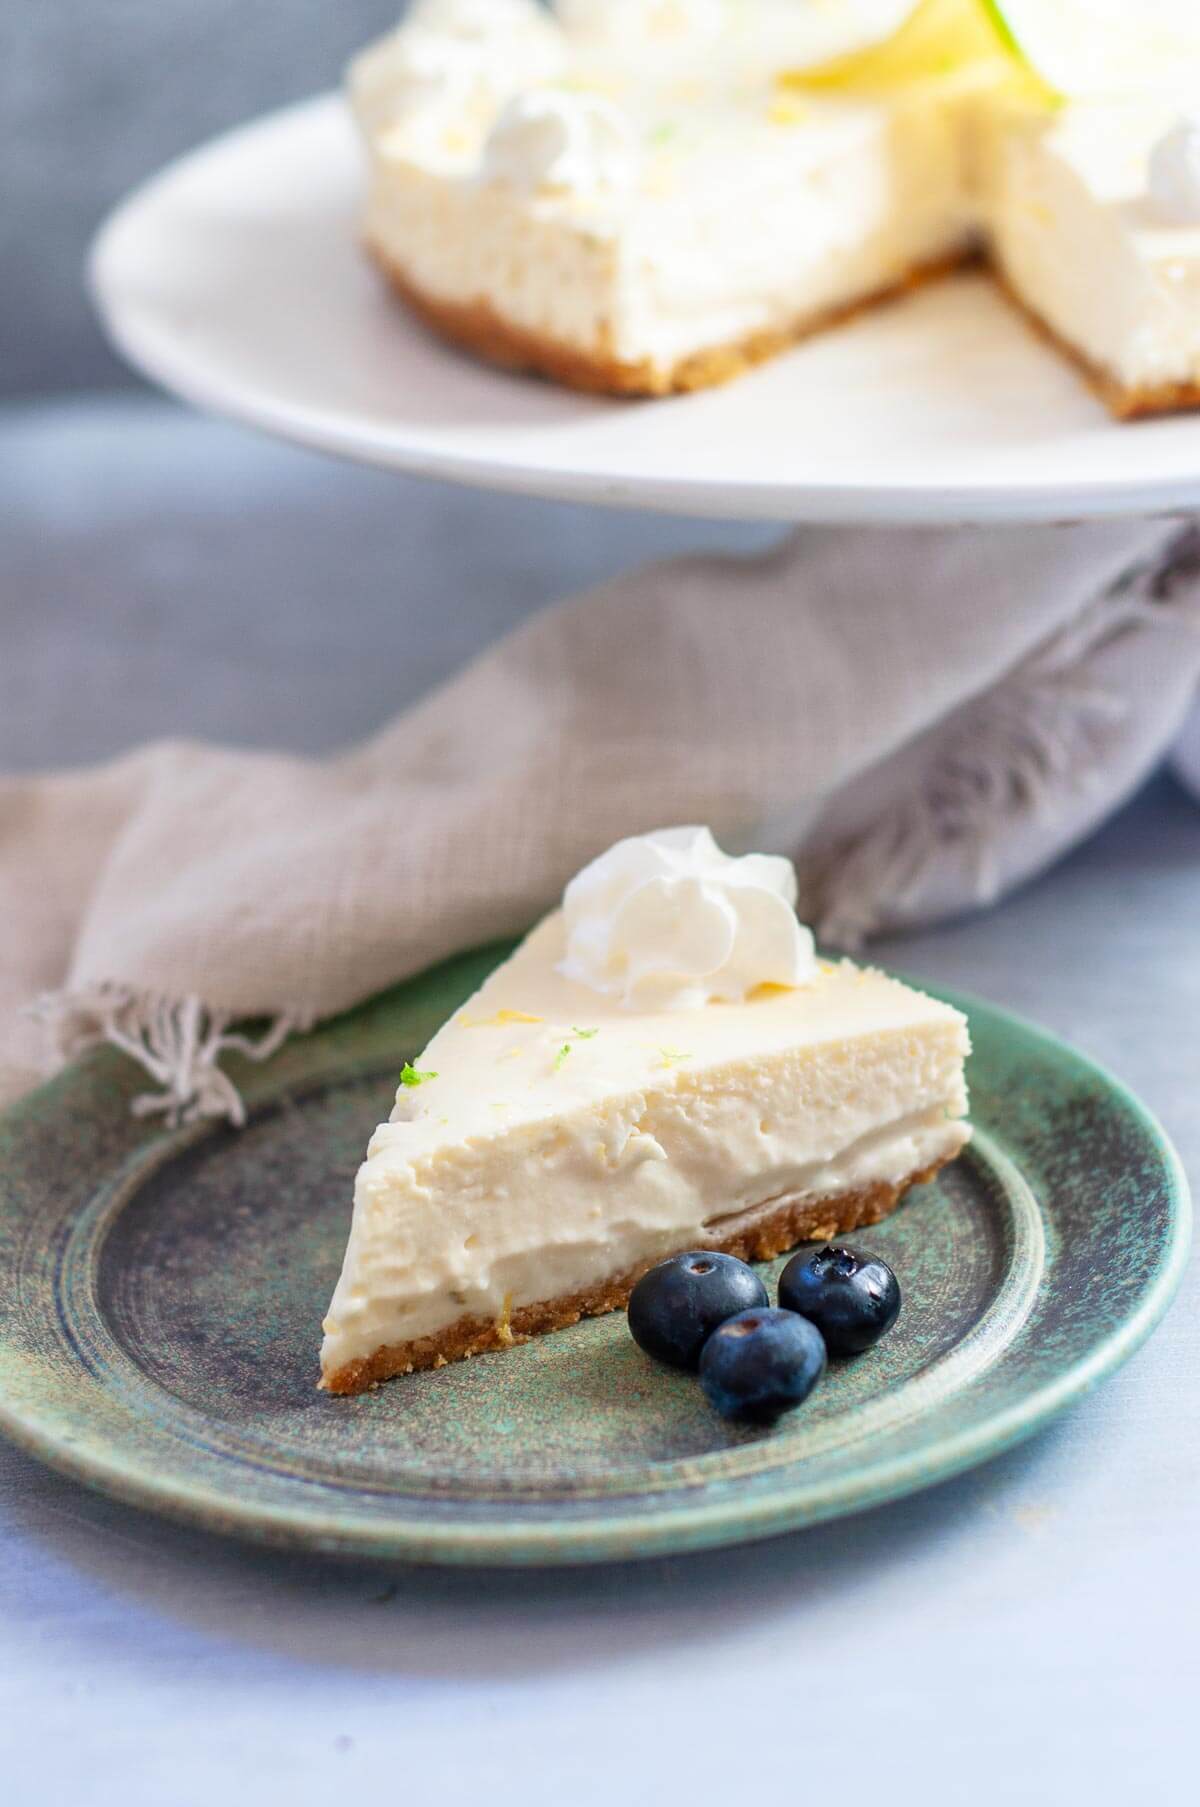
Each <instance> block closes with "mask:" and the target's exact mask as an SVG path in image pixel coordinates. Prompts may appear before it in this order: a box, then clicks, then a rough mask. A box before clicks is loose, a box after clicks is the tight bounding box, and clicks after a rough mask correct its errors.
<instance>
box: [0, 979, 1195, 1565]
mask: <svg viewBox="0 0 1200 1807" xmlns="http://www.w3.org/2000/svg"><path fill="white" fill-rule="evenodd" d="M926 989H927V990H931V991H936V992H937V993H938V995H940V996H943V997H945V998H947V999H948V1001H950V1002H952V1003H955V1004H957V1005H958V1006H959V1007H960V1008H962V1009H964V1010H965V1011H966V1012H967V1014H968V1015H972V1014H975V1015H980V1014H986V1015H987V1016H988V1017H990V1018H991V1019H992V1021H993V1022H995V1023H997V1024H999V1025H1002V1026H1003V1027H1004V1028H1006V1029H1007V1031H1008V1032H1009V1033H1010V1034H1012V1035H1014V1036H1016V1037H1018V1038H1019V1039H1021V1040H1023V1041H1025V1042H1030V1041H1032V1042H1035V1043H1038V1044H1040V1045H1042V1046H1043V1047H1044V1048H1046V1049H1047V1050H1048V1051H1049V1052H1051V1053H1052V1054H1053V1055H1054V1056H1055V1057H1056V1058H1058V1059H1059V1060H1065V1061H1066V1062H1067V1064H1068V1065H1069V1066H1071V1067H1072V1068H1074V1069H1076V1070H1077V1071H1078V1072H1079V1073H1080V1074H1081V1075H1086V1076H1087V1077H1088V1078H1090V1080H1091V1081H1092V1083H1093V1084H1094V1085H1096V1086H1097V1087H1098V1088H1099V1089H1100V1090H1101V1091H1102V1092H1103V1093H1104V1094H1106V1095H1107V1102H1108V1104H1109V1106H1110V1108H1111V1110H1112V1111H1115V1112H1124V1113H1125V1114H1126V1115H1127V1116H1128V1117H1129V1118H1130V1119H1132V1122H1133V1124H1134V1126H1135V1127H1136V1128H1137V1130H1139V1131H1140V1133H1141V1135H1142V1136H1143V1138H1144V1139H1145V1142H1146V1144H1147V1145H1148V1147H1149V1148H1150V1149H1151V1150H1152V1151H1153V1154H1154V1157H1155V1158H1156V1160H1157V1162H1158V1164H1159V1168H1160V1172H1159V1175H1158V1179H1159V1182H1160V1184H1161V1186H1162V1191H1163V1196H1164V1199H1165V1201H1166V1205H1167V1220H1166V1225H1165V1229H1164V1232H1163V1236H1162V1241H1161V1245H1160V1247H1159V1249H1158V1251H1157V1255H1158V1259H1157V1264H1156V1267H1155V1270H1154V1272H1153V1274H1152V1276H1151V1277H1150V1278H1149V1280H1148V1282H1147V1284H1146V1285H1145V1287H1144V1289H1143V1290H1142V1291H1141V1293H1140V1294H1139V1296H1138V1297H1137V1299H1136V1301H1135V1303H1134V1305H1133V1307H1132V1309H1130V1310H1129V1311H1128V1312H1127V1313H1126V1314H1125V1315H1124V1316H1122V1317H1120V1318H1119V1319H1117V1320H1116V1321H1115V1322H1114V1323H1113V1325H1112V1327H1111V1329H1110V1330H1109V1331H1108V1333H1107V1334H1106V1335H1104V1336H1103V1337H1102V1338H1101V1340H1099V1341H1098V1342H1097V1343H1096V1344H1095V1346H1094V1347H1093V1348H1092V1349H1091V1350H1090V1351H1089V1352H1088V1353H1087V1354H1086V1355H1085V1356H1083V1357H1076V1358H1075V1359H1073V1360H1071V1361H1070V1362H1069V1363H1068V1364H1067V1365H1066V1366H1064V1367H1063V1369H1062V1370H1061V1372H1059V1373H1057V1374H1055V1375H1054V1376H1053V1377H1052V1378H1050V1379H1049V1380H1045V1381H1042V1382H1041V1383H1040V1384H1038V1385H1036V1386H1034V1387H1032V1388H1031V1389H1030V1390H1029V1391H1028V1392H1026V1393H1023V1394H1022V1395H1021V1396H1020V1397H1018V1398H1017V1399H1016V1400H1014V1401H1013V1402H1012V1403H1011V1404H1010V1405H1009V1406H1007V1407H1002V1408H999V1409H996V1408H992V1409H989V1410H987V1411H986V1412H985V1413H984V1415H983V1416H982V1417H980V1418H979V1419H978V1420H976V1421H975V1422H973V1423H970V1424H967V1425H965V1426H963V1427H961V1428H958V1429H955V1430H951V1431H948V1432H947V1431H941V1432H940V1433H939V1431H938V1430H937V1428H936V1425H933V1426H931V1434H930V1436H929V1437H927V1438H926V1439H925V1440H924V1441H923V1442H921V1443H920V1444H919V1445H918V1446H917V1447H914V1448H908V1449H905V1450H903V1451H901V1452H900V1453H898V1454H897V1455H896V1456H895V1457H894V1458H892V1459H890V1460H884V1461H879V1460H875V1461H872V1462H868V1463H867V1464H866V1465H865V1471H864V1469H863V1468H861V1467H857V1468H854V1469H851V1470H850V1471H849V1472H847V1473H844V1474H842V1475H840V1476H833V1477H830V1478H828V1479H827V1480H826V1481H825V1482H824V1483H823V1484H822V1485H821V1487H820V1488H819V1490H818V1492H817V1493H816V1494H814V1492H813V1487H812V1483H811V1482H806V1481H805V1479H804V1477H803V1474H802V1473H801V1474H800V1476H798V1477H797V1476H796V1474H795V1469H796V1468H800V1469H801V1470H802V1468H803V1464H802V1463H795V1464H791V1465H790V1466H782V1467H780V1468H779V1469H777V1470H774V1471H773V1472H772V1475H771V1486H770V1488H769V1490H768V1491H765V1492H763V1493H762V1494H760V1495H751V1496H749V1497H742V1496H740V1495H739V1489H738V1485H737V1483H736V1482H734V1483H731V1484H730V1485H729V1486H728V1487H727V1488H726V1489H725V1490H724V1492H723V1495H722V1497H721V1498H719V1499H716V1500H712V1499H709V1500H701V1501H700V1502H698V1503H696V1504H687V1503H683V1502H681V1501H679V1500H678V1498H677V1497H676V1496H674V1495H672V1494H671V1493H666V1494H664V1495H662V1496H661V1509H660V1510H655V1508H654V1507H653V1506H652V1507H651V1508H650V1509H648V1510H644V1511H630V1512H619V1511H616V1512H607V1513H604V1514H603V1515H602V1516H601V1515H600V1514H596V1515H595V1516H594V1517H593V1518H592V1519H591V1520H588V1519H587V1518H586V1517H581V1516H580V1515H579V1514H578V1513H576V1514H573V1515H570V1516H568V1515H567V1514H566V1513H564V1514H563V1515H562V1516H560V1517H555V1516H554V1514H553V1511H552V1510H551V1511H547V1512H544V1513H543V1514H542V1515H541V1516H539V1517H537V1518H535V1519H526V1520H525V1521H524V1522H523V1521H522V1517H521V1514H520V1508H519V1507H518V1508H517V1509H516V1510H515V1511H514V1513H513V1515H512V1516H511V1517H509V1518H508V1519H506V1520H504V1521H502V1522H500V1523H497V1522H495V1521H493V1522H490V1523H480V1522H472V1521H471V1519H470V1518H469V1516H468V1517H465V1518H464V1520H463V1522H458V1523H454V1522H447V1520H446V1519H445V1518H444V1517H439V1518H437V1520H436V1521H435V1520H434V1519H432V1518H430V1519H428V1520H424V1521H422V1520H420V1519H419V1518H416V1517H414V1516H406V1517H405V1518H403V1519H395V1520H391V1521H388V1520H380V1521H378V1522H365V1521H362V1520H355V1521H354V1522H353V1523H348V1522H347V1520H346V1518H345V1516H344V1514H340V1513H339V1511H338V1509H337V1507H336V1504H335V1505H334V1506H333V1507H332V1508H331V1509H329V1510H319V1509H316V1508H313V1507H311V1506H308V1505H306V1504H304V1503H302V1502H296V1503H289V1504H287V1505H286V1506H280V1505H272V1504H269V1503H265V1502H261V1501H246V1500H243V1499H239V1498H237V1497H236V1495H232V1496H231V1495H230V1494H228V1493H223V1492H221V1491H220V1490H219V1488H218V1487H217V1485H215V1484H214V1480H212V1479H205V1480H197V1479H193V1478H192V1477H190V1476H186V1475H179V1474H170V1473H163V1472H162V1471H161V1470H158V1469H155V1468H153V1467H151V1466H150V1465H147V1464H144V1463H141V1462H139V1461H138V1460H137V1459H136V1457H135V1458H133V1459H131V1458H130V1455H129V1452H128V1451H124V1450H122V1448H121V1446H120V1445H117V1446H116V1447H115V1448H114V1447H112V1446H108V1447H105V1446H103V1445H102V1444H101V1443H100V1441H99V1439H98V1438H95V1437H92V1438H89V1434H88V1432H89V1427H88V1424H87V1422H86V1419H85V1418H77V1419H76V1420H75V1421H74V1422H69V1413H65V1412H64V1409H63V1407H62V1404H61V1402H60V1401H58V1400H56V1399H52V1398H48V1399H46V1400H44V1401H42V1402H37V1401H35V1402H34V1403H33V1404H30V1403H29V1402H28V1401H26V1402H25V1403H24V1404H20V1403H12V1402H10V1401H9V1400H8V1399H7V1398H6V1397H5V1396H4V1395H3V1393H0V1430H2V1431H3V1432H4V1434H5V1435H7V1436H8V1437H9V1438H10V1439H11V1440H12V1441H13V1442H14V1443H16V1444H17V1445H19V1446H20V1447H22V1448H24V1449H25V1450H27V1451H28V1452H29V1453H30V1454H32V1455H34V1456H36V1457H37V1458H38V1459H40V1460H42V1461H44V1462H45V1463H46V1464H47V1465H48V1466H50V1467H51V1468H54V1469H56V1470H57V1471H59V1472H61V1473H63V1474H66V1475H68V1476H69V1477H71V1478H72V1479H75V1480H78V1481H81V1482H83V1483H84V1484H86V1485H88V1486H90V1487H92V1488H95V1489H97V1490H99V1491H101V1492H103V1493H105V1494H108V1495H109V1496H111V1497H113V1498H116V1499H118V1500H121V1501H123V1502H124V1503H127V1504H130V1505H134V1506H137V1507H140V1508H144V1509H147V1510H149V1511H152V1512H154V1513H156V1514H158V1515H160V1516H164V1517H167V1518H169V1519H173V1520H175V1521H177V1522H181V1523H184V1524H188V1525H191V1526H199V1527H201V1528H202V1529H207V1530H215V1531H219V1532H221V1533H222V1534H228V1535H233V1536H236V1537H240V1538H244V1539H248V1540H250V1541H253V1542H259V1543H266V1544H273V1545H280V1546H289V1547H296V1546H301V1547H306V1548H309V1549H312V1550H314V1551H318V1552H320V1553H322V1554H330V1555H334V1554H338V1555H347V1556H358V1557H365V1558H370V1557H376V1558H379V1559H387V1560H395V1561H403V1560H408V1561H416V1562H435V1563H450V1564H460V1563H467V1564H479V1565H487V1564H490V1565H496V1566H505V1565H514V1564H539V1565H541V1564H545V1565H550V1564H570V1563H577V1562H592V1561H605V1560H623V1559H627V1558H630V1557H648V1556H654V1555H662V1554H667V1553H677V1552H684V1551H689V1550H699V1549H704V1548H709V1547H712V1546H714V1545H719V1544H727V1543H732V1542H741V1541H750V1540H754V1539H758V1538H763V1537H768V1536H771V1535H774V1534H778V1533H782V1532H784V1531H787V1530H788V1529H791V1528H793V1527H795V1526H796V1525H797V1524H798V1523H803V1524H805V1525H807V1524H812V1523H816V1522H819V1521H820V1520H822V1519H828V1518H832V1517H836V1516H839V1515H841V1514H843V1513H845V1512H848V1511H857V1510H862V1509H866V1508H869V1507H871V1506H874V1505H879V1504H882V1503H884V1502H885V1501H888V1500H891V1499H896V1498H899V1497H901V1496H903V1495H904V1494H907V1493H911V1492H915V1491H917V1490H919V1489H921V1488H924V1487H926V1486H929V1485H932V1484H934V1483H936V1482H938V1481H941V1480H944V1479H948V1478H950V1477H951V1476H953V1475H955V1474H958V1473H961V1472H962V1471H963V1470H965V1469H967V1468H970V1467H972V1466H974V1465H976V1464H977V1463H979V1462H981V1461H984V1460H987V1459H988V1458H990V1457H992V1456H994V1455H998V1454H1000V1453H1001V1452H1002V1451H1004V1450H1005V1449H1008V1448H1010V1447H1011V1446H1013V1445H1014V1444H1016V1443H1018V1442H1020V1441H1022V1440H1023V1439H1024V1438H1026V1437H1028V1436H1030V1435H1032V1434H1033V1433H1034V1432H1035V1431H1036V1430H1038V1429H1040V1428H1041V1427H1042V1426H1043V1425H1045V1424H1046V1423H1048V1422H1049V1421H1050V1420H1051V1419H1052V1418H1053V1417H1055V1416H1057V1414H1058V1413H1059V1412H1061V1411H1062V1410H1063V1409H1064V1408H1066V1407H1067V1406H1069V1405H1071V1404H1073V1403H1074V1402H1075V1401H1077V1400H1079V1399H1080V1398H1082V1397H1083V1396H1084V1395H1085V1394H1086V1393H1088V1392H1089V1391H1090V1390H1091V1389H1092V1388H1093V1387H1094V1386H1095V1385H1096V1384H1097V1383H1098V1382H1099V1381H1101V1380H1102V1379H1104V1378H1105V1377H1106V1376H1107V1375H1108V1374H1110V1373H1111V1372H1112V1371H1113V1370H1114V1369H1115V1368H1117V1367H1119V1366H1120V1365H1121V1364H1122V1363H1123V1362H1125V1361H1126V1360H1128V1359H1129V1357H1130V1356H1131V1355H1132V1354H1134V1352H1135V1351H1136V1350H1137V1349H1138V1348H1139V1347H1140V1346H1141V1345H1142V1343H1143V1342H1144V1341H1145V1339H1146V1338H1147V1337H1148V1336H1149V1334H1150V1332H1151V1331H1152V1330H1153V1329H1154V1327H1155V1325H1156V1324H1157V1323H1158V1321H1159V1320H1160V1319H1161V1317H1162V1315H1163V1313H1164V1312H1165V1311H1166V1309H1167V1307H1168V1306H1169V1304H1170V1302H1171V1299H1172V1297H1173V1296H1174V1294H1175V1291H1176V1289H1177V1287H1178V1285H1179V1282H1180V1279H1181V1277H1182V1274H1183V1271H1184V1268H1185V1265H1186V1261H1187V1257H1188V1250H1189V1246H1190V1232H1191V1204H1190V1195H1189V1188H1188V1182H1187V1178H1186V1175H1185V1173H1184V1171H1183V1168H1182V1165H1181V1163H1180V1160H1179V1157H1178V1155H1177V1154H1176V1152H1175V1149H1174V1147H1173V1146H1172V1144H1171V1142H1170V1140H1169V1138H1168V1137H1167V1135H1166V1132H1165V1131H1164V1129H1163V1128H1162V1126H1161V1125H1160V1124H1159V1122H1158V1120H1157V1119H1156V1118H1155V1116H1154V1115H1153V1113H1152V1112H1151V1111H1149V1110H1148V1109H1147V1107H1146V1106H1145V1105H1143V1104H1142V1103H1141V1101H1140V1100H1139V1099H1138V1098H1137V1097H1136V1095H1135V1094H1134V1093H1133V1092H1132V1091H1131V1090H1130V1089H1129V1087H1128V1086H1126V1085H1125V1084H1124V1082H1123V1081H1122V1080H1120V1079H1118V1078H1117V1077H1116V1076H1115V1075H1114V1074H1112V1073H1111V1072H1109V1071H1108V1070H1107V1069H1106V1068H1104V1067H1103V1066H1102V1065H1101V1064H1100V1063H1098V1062H1096V1061H1094V1060H1091V1059H1090V1058H1088V1057H1086V1056H1084V1055H1082V1054H1079V1053H1077V1052H1076V1051H1075V1050H1074V1049H1072V1048H1071V1047H1070V1046H1069V1045H1068V1044H1067V1043H1065V1042H1064V1041H1062V1040H1061V1038H1059V1037H1057V1036H1054V1035H1053V1034H1051V1033H1050V1032H1049V1031H1047V1030H1044V1029H1041V1028H1038V1027H1037V1026H1036V1025H1033V1024H1031V1023H1029V1022H1027V1021H1026V1020H1024V1019H1023V1018H1021V1017H1019V1016H1017V1015H1015V1014H1014V1013H1012V1012H1009V1011H1006V1010H1003V1009H1001V1008H1000V1007H998V1006H996V1005H993V1004H990V1003H987V1002H985V1001H983V1000H981V999H976V998H974V997H971V996H970V995H968V994H964V993H962V992H959V991H952V990H949V989H946V988H941V987H933V986H929V985H928V984H927V985H926ZM72 1078H73V1075H72V1072H70V1071H68V1073H66V1074H64V1075H61V1076H60V1077H59V1078H58V1079H57V1080H55V1081H52V1082H51V1086H50V1087H49V1088H46V1093H44V1094H43V1096H45V1095H46V1094H48V1093H49V1091H51V1090H53V1089H57V1090H59V1091H60V1092H61V1093H62V1098H61V1099H60V1103H59V1108H62V1105H63V1104H64V1103H65V1098H66V1096H67V1095H69V1092H70V1088H71V1084H72ZM28 1105H29V1101H28V1100H26V1101H23V1102H22V1103H21V1104H19V1105H17V1106H15V1107H13V1109H12V1110H11V1111H10V1112H9V1113H7V1117H8V1120H9V1121H10V1122H12V1121H14V1120H19V1116H20V1113H21V1112H22V1111H23V1110H25V1109H26V1108H28ZM46 1304H47V1306H48V1307H49V1308H50V1309H56V1308H55V1305H54V1301H53V1300H51V1299H47V1300H46ZM214 1460H215V1461H217V1462H218V1463H219V1461H220V1458H219V1456H217V1457H214ZM347 1484H348V1486H350V1487H351V1489H352V1488H353V1484H352V1483H351V1482H349V1481H348V1483H347ZM415 1503H418V1504H419V1502H415Z"/></svg>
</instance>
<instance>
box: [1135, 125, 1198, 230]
mask: <svg viewBox="0 0 1200 1807" xmlns="http://www.w3.org/2000/svg"><path fill="white" fill-rule="evenodd" d="M1146 186H1147V190H1148V192H1149V195H1150V199H1151V201H1152V202H1153V203H1154V209H1155V212H1156V213H1158V214H1159V215H1160V217H1161V218H1162V219H1164V220H1169V221H1170V222H1171V224H1172V225H1176V226H1197V225H1200V111H1195V112H1188V113H1181V114H1180V116H1179V118H1178V119H1177V120H1176V121H1175V123H1174V124H1173V125H1172V126H1170V127H1169V128H1168V130H1167V131H1165V132H1164V133H1163V135H1162V137H1161V138H1160V139H1159V140H1158V143H1157V144H1156V145H1155V146H1154V149H1153V150H1152V151H1151V152H1150V162H1149V165H1148V168H1147V173H1146Z"/></svg>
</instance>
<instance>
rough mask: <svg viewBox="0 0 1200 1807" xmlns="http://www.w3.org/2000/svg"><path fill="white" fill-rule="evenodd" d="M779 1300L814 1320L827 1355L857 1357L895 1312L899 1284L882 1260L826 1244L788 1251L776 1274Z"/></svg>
mask: <svg viewBox="0 0 1200 1807" xmlns="http://www.w3.org/2000/svg"><path fill="white" fill-rule="evenodd" d="M779 1303H780V1304H781V1305H782V1306H783V1307H784V1309H785V1310H786V1311H798V1312H799V1313H800V1316H801V1317H802V1318H807V1319H808V1320H809V1322H810V1323H812V1324H815V1325H816V1327H817V1329H818V1330H819V1331H820V1332H821V1335H822V1336H823V1337H824V1338H825V1347H826V1348H827V1349H828V1351H829V1353H830V1355H861V1354H862V1352H863V1350H864V1349H869V1348H870V1347H871V1346H872V1344H873V1343H877V1342H878V1341H879V1339H880V1337H881V1336H883V1334H884V1332H885V1331H888V1330H890V1329H891V1327H892V1325H893V1324H894V1323H895V1322H896V1319H897V1318H898V1317H899V1315H900V1283H899V1281H898V1280H897V1279H896V1276H895V1274H894V1273H893V1272H892V1270H891V1268H890V1267H889V1266H888V1264H887V1262H886V1261H880V1259H879V1257H878V1256H877V1255H868V1254H866V1253H865V1252H864V1251H863V1250H862V1249H848V1248H842V1247H839V1248H833V1247H831V1246H829V1245H827V1246H826V1247H825V1248H823V1249H818V1250H817V1252H816V1254H815V1255H793V1257H792V1259H791V1260H790V1261H789V1262H788V1264H787V1266H786V1267H785V1268H784V1270H783V1272H782V1274H781V1275H780V1276H779Z"/></svg>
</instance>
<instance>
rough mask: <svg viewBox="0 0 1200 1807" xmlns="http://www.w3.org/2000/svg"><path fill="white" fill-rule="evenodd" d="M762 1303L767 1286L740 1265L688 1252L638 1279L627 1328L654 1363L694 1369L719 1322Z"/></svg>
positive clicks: (706, 1252) (728, 1258) (724, 1258)
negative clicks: (665, 1363)
mask: <svg viewBox="0 0 1200 1807" xmlns="http://www.w3.org/2000/svg"><path fill="white" fill-rule="evenodd" d="M766 1303H767V1289H766V1287H765V1286H764V1285H763V1283H762V1281H761V1280H760V1279H759V1277H758V1275H757V1274H756V1273H755V1271H754V1269H753V1268H752V1267H747V1266H746V1263H745V1262H744V1261H735V1260H734V1258H733V1256H732V1255H717V1254H714V1253H712V1252H711V1251H709V1250H707V1249H689V1250H688V1251H687V1253H686V1254H683V1255H672V1256H671V1258H670V1260H669V1261H660V1262H659V1264H658V1266H657V1267H652V1268H651V1269H650V1271H649V1273H646V1274H643V1275H642V1277H641V1279H640V1280H639V1281H638V1283H637V1285H636V1286H635V1287H634V1289H633V1291H632V1293H631V1294H630V1295H629V1328H630V1330H631V1331H632V1332H633V1340H634V1342H635V1343H637V1344H638V1346H639V1347H640V1348H642V1349H644V1350H645V1351H646V1354H647V1355H652V1356H654V1358H655V1360H656V1361H660V1362H670V1364H671V1366H672V1367H673V1368H694V1367H695V1366H696V1363H697V1362H698V1361H699V1360H700V1351H701V1349H703V1347H704V1345H705V1342H706V1341H707V1339H708V1338H709V1337H710V1336H711V1335H712V1333H713V1331H714V1330H715V1329H716V1328H717V1325H718V1324H723V1323H724V1322H725V1320H726V1318H731V1317H732V1316H733V1315H734V1313H735V1312H738V1311H745V1310H746V1308H747V1307H748V1306H750V1305H765V1304H766Z"/></svg>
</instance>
